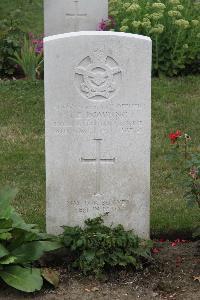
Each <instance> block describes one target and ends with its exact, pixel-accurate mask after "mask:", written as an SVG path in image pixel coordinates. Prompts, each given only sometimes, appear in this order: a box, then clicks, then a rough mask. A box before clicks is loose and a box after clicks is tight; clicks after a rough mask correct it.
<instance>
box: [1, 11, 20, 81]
mask: <svg viewBox="0 0 200 300" xmlns="http://www.w3.org/2000/svg"><path fill="white" fill-rule="evenodd" d="M17 13H19V12H18V10H17V12H16V13H15V14H14V13H12V15H9V16H8V18H7V19H2V20H1V21H0V76H1V77H5V76H6V77H9V76H13V75H15V74H17V72H18V71H19V70H18V69H17V66H16V63H15V62H14V61H13V60H11V59H10V57H12V56H13V55H14V53H15V52H16V51H19V50H20V40H21V37H22V36H23V31H22V30H21V29H20V27H19V22H18V21H17Z"/></svg>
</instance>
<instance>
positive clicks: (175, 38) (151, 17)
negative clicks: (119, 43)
mask: <svg viewBox="0 0 200 300" xmlns="http://www.w3.org/2000/svg"><path fill="white" fill-rule="evenodd" d="M109 4H110V7H109V13H110V16H111V17H112V22H111V21H110V22H105V21H103V22H102V26H101V25H100V26H99V27H100V28H99V29H100V30H110V27H112V28H113V29H114V30H116V31H122V32H131V33H135V34H142V35H146V36H149V37H151V39H152V41H153V74H154V75H159V74H165V75H168V76H174V75H178V74H186V73H198V72H199V70H200V2H199V1H190V0H157V1H155V0H148V1H146V0H110V1H109ZM113 20H114V21H113ZM103 23H104V24H103Z"/></svg>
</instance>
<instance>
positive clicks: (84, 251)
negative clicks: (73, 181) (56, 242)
mask: <svg viewBox="0 0 200 300" xmlns="http://www.w3.org/2000/svg"><path fill="white" fill-rule="evenodd" d="M63 243H64V245H65V247H66V248H67V249H68V251H69V253H71V255H72V258H73V259H72V267H74V268H78V269H80V270H81V271H82V272H83V273H84V274H95V275H96V276H97V277H101V276H102V275H103V272H104V271H105V268H107V267H116V266H121V267H126V266H130V265H131V266H133V267H135V268H141V267H142V265H143V263H144V261H148V260H150V259H151V248H152V242H151V241H146V240H142V239H140V238H139V237H138V236H137V235H135V234H134V233H133V231H126V230H125V229H124V228H123V226H122V225H118V226H116V227H114V226H106V225H105V224H104V220H103V218H102V217H97V218H95V219H88V220H86V221H85V226H84V228H81V227H79V226H76V227H68V226H65V227H64V233H63Z"/></svg>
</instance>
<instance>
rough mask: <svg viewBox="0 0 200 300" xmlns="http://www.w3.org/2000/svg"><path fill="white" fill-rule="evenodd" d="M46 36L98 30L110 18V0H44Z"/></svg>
mask: <svg viewBox="0 0 200 300" xmlns="http://www.w3.org/2000/svg"><path fill="white" fill-rule="evenodd" d="M44 15H45V36H50V35H56V34H60V33H66V32H74V31H83V30H96V29H97V25H98V23H99V22H101V20H102V19H107V18H108V0H44Z"/></svg>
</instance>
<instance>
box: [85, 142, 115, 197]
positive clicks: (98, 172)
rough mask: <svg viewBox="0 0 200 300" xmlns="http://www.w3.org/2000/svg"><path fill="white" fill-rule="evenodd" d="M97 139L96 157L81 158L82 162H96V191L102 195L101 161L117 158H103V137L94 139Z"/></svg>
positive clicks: (111, 161) (106, 161)
mask: <svg viewBox="0 0 200 300" xmlns="http://www.w3.org/2000/svg"><path fill="white" fill-rule="evenodd" d="M94 141H96V158H81V161H82V162H87V163H89V162H95V163H96V193H95V195H101V163H103V162H105V163H114V162H115V161H116V158H101V141H102V139H94Z"/></svg>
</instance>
